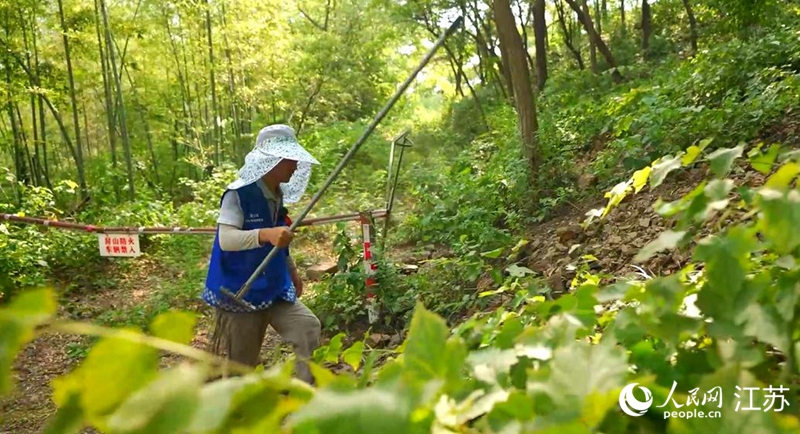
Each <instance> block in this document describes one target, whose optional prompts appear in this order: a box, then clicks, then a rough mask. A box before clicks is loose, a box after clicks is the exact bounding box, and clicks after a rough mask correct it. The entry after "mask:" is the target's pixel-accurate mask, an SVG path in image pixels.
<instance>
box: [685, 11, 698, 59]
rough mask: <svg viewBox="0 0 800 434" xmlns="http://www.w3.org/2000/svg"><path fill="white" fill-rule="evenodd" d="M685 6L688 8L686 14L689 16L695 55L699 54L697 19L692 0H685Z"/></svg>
mask: <svg viewBox="0 0 800 434" xmlns="http://www.w3.org/2000/svg"><path fill="white" fill-rule="evenodd" d="M683 7H685V8H686V15H688V16H689V32H690V36H689V37H690V38H691V42H692V55H694V54H697V19H695V17H694V11H692V4H691V2H690V0H683Z"/></svg>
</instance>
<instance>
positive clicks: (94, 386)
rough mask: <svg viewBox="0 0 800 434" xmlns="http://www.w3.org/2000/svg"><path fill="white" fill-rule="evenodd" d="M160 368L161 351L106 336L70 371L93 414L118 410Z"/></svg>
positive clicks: (86, 408) (83, 399) (82, 402)
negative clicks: (159, 355)
mask: <svg viewBox="0 0 800 434" xmlns="http://www.w3.org/2000/svg"><path fill="white" fill-rule="evenodd" d="M157 368H158V352H157V351H156V350H155V349H154V348H152V347H148V346H145V345H144V344H139V343H135V342H130V341H128V340H124V339H121V338H103V339H101V340H100V341H99V342H98V343H97V344H96V345H95V346H94V347H93V348H92V349H91V351H89V354H88V356H87V357H86V360H85V361H84V362H83V364H82V365H81V366H80V367H79V368H78V369H77V370H76V371H73V372H72V373H70V374H69V375H68V377H67V378H70V377H71V378H72V379H73V380H74V381H76V382H77V383H78V384H79V385H80V388H81V390H82V393H81V404H82V406H83V408H84V410H86V412H87V414H88V416H89V417H91V418H94V417H95V416H105V415H106V414H108V413H109V412H112V411H114V410H115V409H116V408H117V406H118V405H119V404H121V403H122V402H123V400H125V399H126V398H127V397H128V396H129V395H130V394H131V393H133V392H135V391H136V390H138V389H139V388H140V387H142V386H144V385H145V384H147V383H149V382H150V381H151V380H152V379H153V378H154V377H155V376H156V372H157V371H156V370H157Z"/></svg>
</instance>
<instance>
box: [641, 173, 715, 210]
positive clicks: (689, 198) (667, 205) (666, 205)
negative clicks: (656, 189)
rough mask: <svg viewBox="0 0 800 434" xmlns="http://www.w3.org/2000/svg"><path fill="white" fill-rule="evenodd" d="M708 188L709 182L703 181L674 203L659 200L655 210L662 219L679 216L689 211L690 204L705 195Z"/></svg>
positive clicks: (654, 206)
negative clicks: (680, 213)
mask: <svg viewBox="0 0 800 434" xmlns="http://www.w3.org/2000/svg"><path fill="white" fill-rule="evenodd" d="M706 186H707V181H703V182H701V183H700V184H699V185H698V186H697V187H695V188H694V189H693V190H692V191H690V192H689V193H687V194H686V195H685V196H683V197H682V198H680V199H678V200H675V201H672V202H665V201H664V200H662V199H661V198H659V199H658V200H657V201H656V203H655V204H654V205H653V208H654V209H655V211H656V212H657V213H658V215H660V216H662V217H672V216H674V215H676V214H678V213H679V212H682V211H685V210H686V209H688V208H689V206H690V204H692V203H693V201H694V200H695V198H697V197H698V196H701V195H703V193H704V192H705V188H706Z"/></svg>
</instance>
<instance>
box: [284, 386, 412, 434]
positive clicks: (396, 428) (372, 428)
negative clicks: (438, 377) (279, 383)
mask: <svg viewBox="0 0 800 434" xmlns="http://www.w3.org/2000/svg"><path fill="white" fill-rule="evenodd" d="M410 413H411V409H410V408H409V405H408V402H407V400H406V399H405V398H404V397H403V396H402V395H401V394H400V393H398V392H394V391H391V390H386V389H383V388H377V387H371V388H367V389H358V390H354V391H350V392H345V391H331V390H327V389H320V390H319V392H317V393H316V395H315V396H314V398H313V399H312V400H311V401H310V402H309V403H308V404H307V405H305V406H303V407H301V408H300V409H299V410H298V411H297V412H295V413H293V414H291V415H290V416H289V417H288V419H287V425H288V426H287V428H288V429H291V431H292V432H296V433H306V432H316V433H325V434H353V433H382V434H406V433H410V432H414V431H413V430H412V429H411V418H410Z"/></svg>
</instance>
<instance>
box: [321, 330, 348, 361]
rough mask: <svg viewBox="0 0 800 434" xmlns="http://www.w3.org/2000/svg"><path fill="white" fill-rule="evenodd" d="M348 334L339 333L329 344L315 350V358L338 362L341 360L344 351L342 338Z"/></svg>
mask: <svg viewBox="0 0 800 434" xmlns="http://www.w3.org/2000/svg"><path fill="white" fill-rule="evenodd" d="M346 336H347V335H346V334H345V333H337V334H336V336H334V337H332V338H331V341H330V342H329V343H328V345H326V346H324V347H320V348H318V349H317V351H315V352H314V353H315V354H314V359H315V360H317V361H325V362H330V363H337V362H338V361H339V355H340V354H341V352H342V339H344V338H345V337H346ZM319 354H321V356H319V357H318V355H319Z"/></svg>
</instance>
